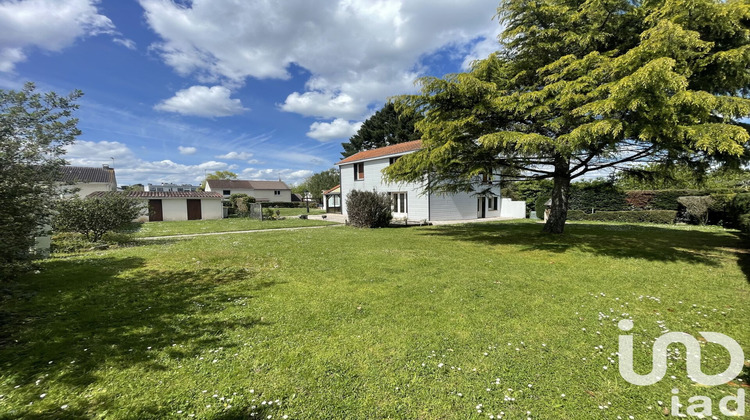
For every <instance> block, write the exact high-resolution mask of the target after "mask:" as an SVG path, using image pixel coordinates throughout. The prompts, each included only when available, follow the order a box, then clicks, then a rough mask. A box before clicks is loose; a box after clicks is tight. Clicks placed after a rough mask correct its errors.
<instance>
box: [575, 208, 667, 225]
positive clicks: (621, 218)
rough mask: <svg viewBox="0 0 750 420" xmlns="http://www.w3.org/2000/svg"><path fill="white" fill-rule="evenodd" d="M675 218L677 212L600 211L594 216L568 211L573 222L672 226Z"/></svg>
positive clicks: (578, 211)
mask: <svg viewBox="0 0 750 420" xmlns="http://www.w3.org/2000/svg"><path fill="white" fill-rule="evenodd" d="M675 217H677V211H675V210H641V211H598V212H596V213H593V214H586V213H584V212H583V211H581V210H569V211H568V220H573V221H575V220H586V221H596V222H624V223H661V224H671V223H674V220H675Z"/></svg>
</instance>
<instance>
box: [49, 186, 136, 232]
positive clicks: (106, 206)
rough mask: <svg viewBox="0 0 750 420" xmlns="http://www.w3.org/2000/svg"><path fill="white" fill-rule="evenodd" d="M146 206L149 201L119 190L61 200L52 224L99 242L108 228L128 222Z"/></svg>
mask: <svg viewBox="0 0 750 420" xmlns="http://www.w3.org/2000/svg"><path fill="white" fill-rule="evenodd" d="M144 207H145V202H143V201H141V200H136V199H133V198H129V197H126V196H124V195H122V194H118V193H108V194H104V195H103V196H98V197H87V198H84V199H81V198H78V197H75V198H70V199H66V200H60V201H58V202H57V203H56V204H55V210H56V212H57V214H56V215H55V217H54V219H53V222H52V227H53V229H54V230H56V231H58V232H78V233H81V234H83V235H84V236H86V238H87V239H88V240H89V241H91V242H96V241H98V240H99V239H101V237H102V235H104V234H105V233H106V232H110V231H114V230H117V229H120V228H123V227H125V226H128V225H129V224H130V222H131V221H132V220H133V219H135V218H137V217H138V216H139V215H140V214H141V211H142V210H143V209H144Z"/></svg>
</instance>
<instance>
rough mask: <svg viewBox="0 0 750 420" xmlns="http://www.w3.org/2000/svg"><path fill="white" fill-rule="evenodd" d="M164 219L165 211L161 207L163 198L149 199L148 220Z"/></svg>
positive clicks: (159, 220) (158, 220) (157, 220)
mask: <svg viewBox="0 0 750 420" xmlns="http://www.w3.org/2000/svg"><path fill="white" fill-rule="evenodd" d="M162 220H164V213H163V212H162V209H161V200H148V221H149V222H161V221H162Z"/></svg>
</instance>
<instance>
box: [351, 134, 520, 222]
mask: <svg viewBox="0 0 750 420" xmlns="http://www.w3.org/2000/svg"><path fill="white" fill-rule="evenodd" d="M421 148H422V142H421V140H415V141H410V142H406V143H400V144H395V145H392V146H386V147H381V148H378V149H372V150H366V151H363V152H359V153H357V154H354V155H352V156H349V157H347V158H346V159H344V160H342V161H340V162H338V163H337V164H336V165H337V166H338V167H339V168H340V169H341V184H340V194H341V198H342V200H341V210H342V213H343V214H344V215H346V214H347V212H346V196H347V194H349V192H351V191H352V190H360V191H377V192H386V193H388V194H389V195H390V197H391V201H392V203H393V217H394V218H397V219H408V220H415V221H421V220H427V221H440V220H469V219H478V218H485V217H509V218H525V217H526V204H525V203H524V202H521V201H517V202H514V201H511V200H510V199H503V198H502V197H501V196H500V187H499V186H498V185H497V183H496V182H495V183H493V184H489V183H487V184H484V185H483V183H482V182H481V180H478V181H477V189H478V190H483V191H484V190H486V191H487V192H486V193H484V194H481V195H477V194H473V193H454V194H435V193H427V192H425V191H424V188H423V186H422V185H420V184H417V183H388V182H386V181H385V180H384V178H383V174H382V170H383V169H385V168H386V167H388V166H389V165H391V164H392V163H393V162H395V161H396V159H398V158H399V157H400V156H403V155H406V154H409V153H414V152H416V151H417V150H419V149H421ZM495 181H496V180H495Z"/></svg>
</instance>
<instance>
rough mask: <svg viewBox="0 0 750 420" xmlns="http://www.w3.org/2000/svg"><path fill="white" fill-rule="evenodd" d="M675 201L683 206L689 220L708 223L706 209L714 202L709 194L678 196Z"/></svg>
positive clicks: (702, 223)
mask: <svg viewBox="0 0 750 420" xmlns="http://www.w3.org/2000/svg"><path fill="white" fill-rule="evenodd" d="M677 202H678V203H680V204H681V205H683V206H685V213H686V214H687V216H688V218H689V220H690V221H691V222H697V223H698V224H699V225H705V224H706V223H708V210H709V209H710V208H711V205H712V204H713V202H714V199H713V198H711V196H707V195H704V196H693V197H679V198H678V199H677Z"/></svg>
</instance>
